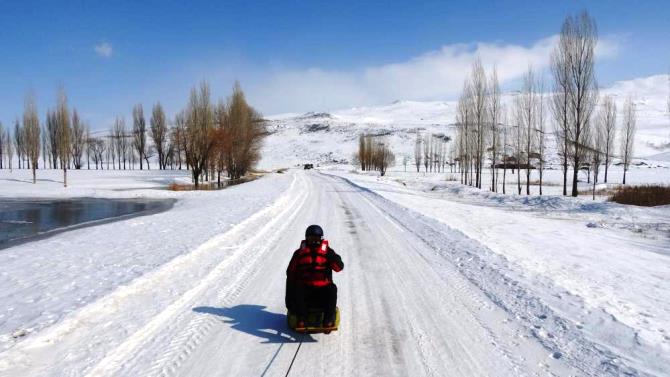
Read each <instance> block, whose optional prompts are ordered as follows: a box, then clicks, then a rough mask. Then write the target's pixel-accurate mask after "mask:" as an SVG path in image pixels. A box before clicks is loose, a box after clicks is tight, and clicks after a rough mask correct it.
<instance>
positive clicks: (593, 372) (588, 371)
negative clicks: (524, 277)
mask: <svg viewBox="0 0 670 377" xmlns="http://www.w3.org/2000/svg"><path fill="white" fill-rule="evenodd" d="M326 175H328V176H330V177H333V178H336V179H340V180H342V181H344V182H347V183H348V184H350V185H352V186H354V187H357V188H359V189H360V190H362V191H364V192H366V194H367V196H368V198H369V199H370V200H372V201H374V202H375V203H379V204H380V207H382V208H384V212H385V213H386V214H388V216H389V217H390V218H391V219H393V220H395V221H397V222H398V223H399V224H403V226H405V228H406V229H407V230H408V231H410V232H411V233H413V234H414V235H415V236H417V237H418V238H419V239H421V240H422V241H423V242H425V243H426V244H427V245H429V246H430V247H431V248H432V249H433V250H435V255H436V256H438V258H429V259H430V260H435V262H437V263H438V265H439V264H440V263H442V264H444V263H448V264H451V265H452V266H454V267H455V268H456V271H457V273H458V274H459V275H460V276H462V277H464V278H465V279H467V281H468V282H470V283H471V284H472V285H473V286H474V287H477V288H478V289H479V290H480V291H481V292H482V293H484V295H486V297H487V298H488V299H489V300H490V301H491V302H492V303H493V304H495V305H496V306H497V307H499V308H501V309H502V310H504V311H505V312H507V313H508V315H509V316H510V317H513V318H515V321H514V322H516V323H518V324H519V325H521V326H522V327H523V328H525V330H527V334H522V335H523V337H528V336H530V337H533V338H534V339H536V340H537V341H538V342H539V344H541V345H542V346H543V347H544V348H545V349H546V351H547V353H550V354H558V355H560V356H559V357H560V359H561V360H562V361H563V362H566V363H567V364H568V365H569V366H571V367H572V368H575V369H576V370H578V371H579V372H578V373H579V374H582V375H588V376H600V375H630V376H647V375H648V374H647V373H645V372H644V371H640V370H637V369H635V368H633V367H631V366H629V365H627V363H626V358H625V355H617V354H615V353H614V352H613V351H612V350H609V349H604V348H603V347H602V346H601V345H599V344H596V343H593V342H592V341H590V340H589V339H587V338H586V337H585V336H584V334H581V333H580V331H579V330H578V329H576V328H575V326H574V325H573V324H571V323H570V322H569V321H567V320H566V319H564V318H562V317H560V316H559V315H558V314H557V313H555V312H554V311H553V310H552V309H551V308H550V307H548V306H547V305H545V304H544V303H542V302H541V300H540V299H539V298H537V297H535V296H533V295H532V294H531V293H530V292H529V291H528V290H526V289H525V288H524V287H523V286H522V285H521V284H518V283H517V282H516V281H514V280H512V279H511V278H510V277H508V276H505V274H504V273H503V272H502V271H504V269H505V267H504V265H505V261H504V260H501V258H500V257H499V256H497V255H495V254H494V253H492V252H490V251H489V250H488V249H486V247H485V246H483V245H481V244H480V243H479V242H477V240H475V239H472V238H469V237H467V236H466V235H464V234H463V233H461V232H460V231H458V230H455V229H452V228H450V227H449V226H447V225H446V224H443V223H441V222H439V221H437V220H434V219H431V218H429V217H426V216H424V215H421V214H419V213H416V212H414V211H412V210H411V209H408V208H405V207H403V206H402V205H401V204H399V203H396V202H393V201H391V200H389V199H386V198H384V197H383V196H381V195H380V194H378V193H376V192H374V191H372V190H370V189H368V188H366V187H364V186H361V185H359V184H357V183H355V182H353V181H351V180H349V179H347V178H345V177H341V176H337V175H331V174H326ZM484 256H490V257H491V258H492V261H490V260H487V259H485V257H484ZM439 257H441V258H439ZM440 260H442V261H440ZM440 271H442V270H440ZM459 289H462V288H459ZM465 291H471V289H468V288H467V287H466V288H465ZM538 313H541V316H538ZM538 318H539V320H540V321H541V322H540V323H538ZM545 326H550V327H549V328H548V329H546V330H545ZM484 328H486V329H487V331H489V332H490V333H491V334H492V335H495V332H494V331H493V329H492V328H491V327H489V326H484ZM543 331H544V333H543ZM547 331H548V332H547ZM497 344H498V346H501V345H502V343H501V342H500V341H498V342H497ZM501 351H502V352H503V353H504V354H506V355H508V356H510V357H512V358H514V351H513V350H510V349H509V348H505V347H502V348H501ZM518 358H519V357H516V358H515V359H518ZM543 364H544V362H543ZM545 365H546V364H545ZM545 372H547V373H551V372H550V371H548V370H547V371H545Z"/></svg>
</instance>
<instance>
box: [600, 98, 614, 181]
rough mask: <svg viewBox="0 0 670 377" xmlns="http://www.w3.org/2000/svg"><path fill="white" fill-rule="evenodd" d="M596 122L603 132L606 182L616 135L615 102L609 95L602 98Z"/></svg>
mask: <svg viewBox="0 0 670 377" xmlns="http://www.w3.org/2000/svg"><path fill="white" fill-rule="evenodd" d="M598 122H600V123H601V126H602V129H603V132H604V138H603V139H602V142H603V143H604V144H605V148H604V153H603V157H605V180H604V182H605V183H607V171H608V169H609V166H610V164H611V163H612V151H613V149H614V138H615V136H616V103H615V102H614V99H613V98H612V97H611V96H607V97H605V99H604V100H603V106H602V109H601V111H600V116H599V119H598ZM598 147H600V146H598Z"/></svg>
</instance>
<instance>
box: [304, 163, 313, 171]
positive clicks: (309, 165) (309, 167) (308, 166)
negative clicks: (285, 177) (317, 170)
mask: <svg viewBox="0 0 670 377" xmlns="http://www.w3.org/2000/svg"><path fill="white" fill-rule="evenodd" d="M304 167H305V170H307V169H314V164H305V165H304Z"/></svg>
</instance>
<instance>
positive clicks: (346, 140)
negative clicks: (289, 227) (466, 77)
mask: <svg viewBox="0 0 670 377" xmlns="http://www.w3.org/2000/svg"><path fill="white" fill-rule="evenodd" d="M601 94H602V95H612V96H614V98H615V101H616V103H617V106H618V109H619V111H620V112H621V110H622V109H623V103H624V101H625V100H626V98H627V96H632V97H633V98H634V99H635V103H636V106H637V115H638V123H637V124H638V135H637V139H636V144H635V154H636V156H638V157H647V156H651V155H655V154H658V153H659V152H663V151H664V150H663V149H659V147H660V146H662V145H663V144H664V143H668V142H670V118H669V116H668V114H667V102H666V101H667V95H668V76H667V75H657V76H651V77H647V78H641V79H635V80H630V81H621V82H617V83H616V84H615V85H613V86H612V87H610V88H607V89H603V90H602V93H601ZM513 97H514V93H508V94H505V95H504V96H503V98H502V102H503V104H504V105H506V106H507V107H510V106H511V104H512V102H513ZM267 119H268V120H269V122H268V128H269V131H270V132H271V135H270V136H269V137H268V138H267V139H266V142H265V147H264V149H263V156H264V157H263V160H262V161H261V166H263V167H266V168H267V167H280V166H292V165H295V164H299V163H303V162H317V163H328V162H336V163H337V162H343V161H350V160H351V158H352V155H353V154H354V152H355V151H356V148H357V142H356V141H357V138H358V135H360V134H361V133H371V134H376V135H386V136H387V139H388V141H389V142H390V143H391V145H392V147H393V150H394V153H395V154H396V156H397V162H396V163H397V164H400V163H401V161H402V158H403V156H409V157H410V158H411V156H413V150H414V140H415V138H416V132H417V130H418V131H420V132H422V133H424V134H438V135H439V134H443V135H447V136H453V134H454V130H455V128H454V126H453V124H454V121H455V119H456V102H455V101H446V102H415V101H396V102H394V103H392V104H389V105H385V106H376V107H357V108H352V109H345V110H337V111H330V112H319V113H306V114H281V115H277V116H270V117H268V118H267ZM620 119H621V116H620V118H619V120H620ZM552 123H553V122H552V121H551V119H550V117H548V128H551V124H552ZM550 147H551V143H550ZM655 147H656V148H655ZM669 147H670V146H669ZM550 154H552V155H555V153H551V152H550Z"/></svg>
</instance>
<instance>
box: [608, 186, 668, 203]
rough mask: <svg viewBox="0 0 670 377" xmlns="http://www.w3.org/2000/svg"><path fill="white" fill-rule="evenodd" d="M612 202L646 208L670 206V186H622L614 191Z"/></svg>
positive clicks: (611, 197)
mask: <svg viewBox="0 0 670 377" xmlns="http://www.w3.org/2000/svg"><path fill="white" fill-rule="evenodd" d="M610 200H611V201H613V202H616V203H621V204H632V205H636V206H646V207H652V206H660V205H667V204H670V186H663V185H642V186H622V187H619V188H618V189H617V190H615V191H614V193H613V194H612V196H610Z"/></svg>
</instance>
